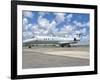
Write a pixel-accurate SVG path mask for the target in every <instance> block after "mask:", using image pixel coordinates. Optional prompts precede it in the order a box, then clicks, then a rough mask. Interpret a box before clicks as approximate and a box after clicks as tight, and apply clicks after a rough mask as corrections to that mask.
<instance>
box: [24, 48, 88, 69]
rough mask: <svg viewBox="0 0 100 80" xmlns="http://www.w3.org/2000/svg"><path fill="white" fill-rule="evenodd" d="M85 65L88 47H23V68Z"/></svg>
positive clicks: (86, 63)
mask: <svg viewBox="0 0 100 80" xmlns="http://www.w3.org/2000/svg"><path fill="white" fill-rule="evenodd" d="M87 65H89V47H70V48H69V47H64V48H62V47H48V46H45V47H39V46H37V47H32V48H27V47H23V53H22V68H23V69H29V68H47V67H69V66H87Z"/></svg>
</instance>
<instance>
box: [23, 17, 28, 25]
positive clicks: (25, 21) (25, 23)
mask: <svg viewBox="0 0 100 80" xmlns="http://www.w3.org/2000/svg"><path fill="white" fill-rule="evenodd" d="M27 24H28V19H27V18H23V26H25V25H27Z"/></svg>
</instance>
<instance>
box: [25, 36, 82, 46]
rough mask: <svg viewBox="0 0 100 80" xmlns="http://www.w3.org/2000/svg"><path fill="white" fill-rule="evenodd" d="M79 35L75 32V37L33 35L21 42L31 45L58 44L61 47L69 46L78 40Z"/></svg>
mask: <svg viewBox="0 0 100 80" xmlns="http://www.w3.org/2000/svg"><path fill="white" fill-rule="evenodd" d="M80 35H81V34H76V37H74V38H73V37H58V36H55V37H51V36H33V37H32V38H31V39H27V40H24V41H23V44H26V45H28V46H29V48H31V47H32V45H33V44H53V45H56V44H58V45H59V46H61V47H65V46H67V47H71V45H70V44H75V43H77V42H78V41H80Z"/></svg>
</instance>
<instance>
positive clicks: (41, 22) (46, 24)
mask: <svg viewBox="0 0 100 80" xmlns="http://www.w3.org/2000/svg"><path fill="white" fill-rule="evenodd" d="M38 25H39V28H42V29H47V28H48V27H49V20H47V19H45V18H42V17H39V18H38Z"/></svg>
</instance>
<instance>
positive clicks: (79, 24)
mask: <svg viewBox="0 0 100 80" xmlns="http://www.w3.org/2000/svg"><path fill="white" fill-rule="evenodd" d="M73 23H74V24H75V25H76V26H77V27H80V28H82V27H89V26H90V23H89V22H84V23H82V22H78V21H73Z"/></svg>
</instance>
